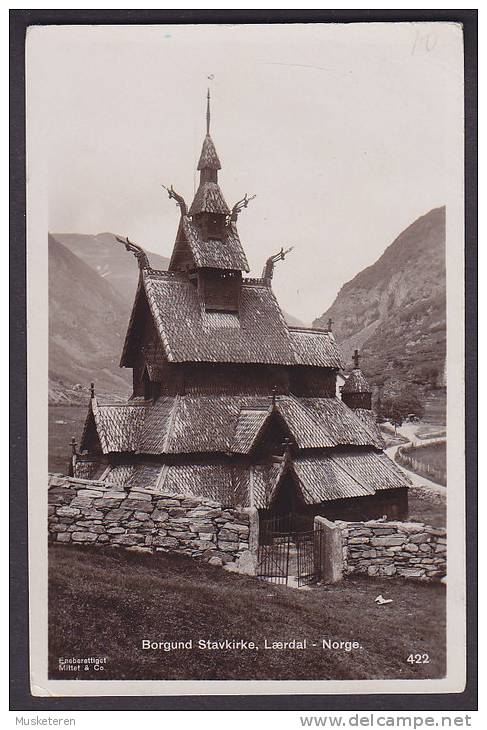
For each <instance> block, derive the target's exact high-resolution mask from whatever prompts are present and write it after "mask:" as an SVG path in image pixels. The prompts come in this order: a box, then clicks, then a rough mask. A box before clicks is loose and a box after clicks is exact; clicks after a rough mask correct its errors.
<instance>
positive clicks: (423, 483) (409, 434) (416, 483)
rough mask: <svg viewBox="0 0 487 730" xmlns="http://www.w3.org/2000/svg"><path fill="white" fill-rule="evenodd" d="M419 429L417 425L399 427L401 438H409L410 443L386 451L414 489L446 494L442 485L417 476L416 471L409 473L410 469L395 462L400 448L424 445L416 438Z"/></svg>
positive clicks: (410, 424)
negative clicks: (425, 489)
mask: <svg viewBox="0 0 487 730" xmlns="http://www.w3.org/2000/svg"><path fill="white" fill-rule="evenodd" d="M417 428H418V425H417V424H416V423H405V424H403V425H402V426H398V427H397V432H398V434H400V435H401V436H404V438H407V439H408V441H409V443H408V444H398V445H397V446H391V447H390V448H388V449H386V454H387V455H388V457H389V458H390V459H392V460H393V461H394V462H395V463H396V465H397V466H398V467H399V468H400V469H402V471H403V472H404V473H405V474H406V476H408V477H409V479H410V480H411V482H412V484H413V487H419V488H422V489H424V488H425V487H426V488H427V489H431V490H434V491H436V492H438V493H439V494H446V487H444V486H443V485H442V484H438V483H437V482H433V481H432V480H431V479H426V477H422V476H420V475H419V474H416V473H415V472H414V471H409V469H406V468H405V467H404V466H402V465H401V464H399V463H398V462H397V461H396V460H395V456H396V451H397V450H398V449H399V448H400V446H409V445H412V446H417V444H418V443H424V441H421V439H418V438H417V437H416V433H415V432H416V429H417Z"/></svg>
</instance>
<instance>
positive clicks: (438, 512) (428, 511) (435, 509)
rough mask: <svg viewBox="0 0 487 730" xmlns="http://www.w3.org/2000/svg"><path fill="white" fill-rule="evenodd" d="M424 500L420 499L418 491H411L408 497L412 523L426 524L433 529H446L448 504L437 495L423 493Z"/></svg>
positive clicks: (409, 517)
mask: <svg viewBox="0 0 487 730" xmlns="http://www.w3.org/2000/svg"><path fill="white" fill-rule="evenodd" d="M423 497H424V498H423V499H419V498H418V493H417V490H411V491H410V493H409V497H408V503H409V516H408V519H409V521H410V522H424V523H425V524H426V525H433V527H445V525H446V502H445V501H441V500H440V499H439V497H437V496H435V495H428V493H427V491H426V492H423Z"/></svg>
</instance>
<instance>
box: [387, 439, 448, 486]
mask: <svg viewBox="0 0 487 730" xmlns="http://www.w3.org/2000/svg"><path fill="white" fill-rule="evenodd" d="M396 461H397V462H398V463H399V464H402V465H403V466H405V467H406V468H407V469H410V470H411V471H414V472H415V473H416V474H419V475H420V476H424V477H426V478H429V479H432V480H433V481H435V482H437V483H438V484H442V485H443V486H445V487H446V482H447V479H446V441H442V442H439V443H438V442H437V443H433V444H428V443H426V444H425V445H421V446H419V447H417V448H410V447H406V449H404V451H403V452H402V453H400V452H398V453H397V454H396Z"/></svg>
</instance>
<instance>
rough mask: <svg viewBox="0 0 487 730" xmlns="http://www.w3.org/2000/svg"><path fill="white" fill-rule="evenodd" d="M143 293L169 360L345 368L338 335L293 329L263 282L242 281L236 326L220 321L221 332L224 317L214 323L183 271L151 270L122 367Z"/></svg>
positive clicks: (128, 359)
mask: <svg viewBox="0 0 487 730" xmlns="http://www.w3.org/2000/svg"><path fill="white" fill-rule="evenodd" d="M143 297H145V298H146V300H147V302H148V305H149V309H150V312H151V314H152V317H153V320H154V324H155V327H156V330H157V332H158V334H159V337H160V339H161V342H162V346H163V349H164V355H165V357H166V359H167V360H168V361H169V362H221V363H249V364H250V363H254V364H268V365H314V366H320V367H323V366H326V367H334V368H338V367H340V364H341V358H340V352H339V349H338V347H337V345H336V343H335V341H334V340H333V338H331V337H330V336H329V335H328V333H325V332H318V333H314V332H313V331H312V330H310V331H309V334H308V332H307V331H306V330H304V329H302V328H301V329H291V328H289V327H288V325H287V323H286V321H285V319H284V317H283V315H282V312H281V309H280V307H279V304H278V303H277V300H276V298H275V296H274V293H273V291H272V289H271V288H270V287H269V286H267V285H266V284H265V283H264V282H259V281H255V280H253V281H252V282H248V281H246V280H245V279H244V280H243V284H242V289H241V296H240V305H239V311H238V315H237V314H235V315H232V318H231V325H232V326H229V324H228V322H226V321H225V322H221V336H218V331H215V330H218V321H220V320H218V318H217V320H218V321H217V322H215V318H214V317H212V313H208V312H206V311H205V310H204V308H203V307H202V305H201V302H200V299H199V298H198V292H197V290H196V288H195V287H194V286H193V285H192V283H191V282H190V281H189V280H188V279H187V278H186V277H185V276H184V275H178V274H176V273H174V272H162V271H161V272H154V271H147V270H144V271H143V272H142V275H141V279H140V282H139V288H138V290H137V295H136V299H135V303H134V308H133V310H132V316H131V319H130V322H129V327H128V331H127V336H126V339H125V345H124V351H123V354H122V360H121V365H122V366H126V367H131V366H132V365H133V357H134V355H135V352H136V345H137V333H136V330H137V322H136V319H137V312H138V309H139V308H140V304H141V301H140V300H141V298H143ZM308 337H309V340H308ZM132 340H133V343H132ZM303 343H307V344H303ZM310 343H311V344H310ZM131 353H132V354H131Z"/></svg>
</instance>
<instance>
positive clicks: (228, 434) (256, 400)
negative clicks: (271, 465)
mask: <svg viewBox="0 0 487 730" xmlns="http://www.w3.org/2000/svg"><path fill="white" fill-rule="evenodd" d="M92 403H93V404H94V405H92V410H93V412H94V414H95V426H96V431H97V433H98V436H99V439H100V444H101V447H102V450H103V453H105V454H108V453H114V452H132V453H137V454H147V455H151V456H156V455H157V456H160V455H164V454H195V453H206V454H208V453H232V454H248V453H249V452H250V451H251V450H252V449H253V448H254V447H255V446H256V445H257V443H258V439H259V435H260V434H261V433H262V432H263V429H264V428H265V424H266V422H267V421H268V419H269V418H270V416H271V414H272V413H273V411H275V412H276V413H277V414H278V415H279V416H280V417H281V419H282V420H283V421H284V422H285V425H286V427H287V428H288V430H289V433H290V435H291V436H292V438H293V440H294V442H295V443H296V445H297V446H298V448H300V449H318V448H335V447H339V446H361V447H369V448H376V449H380V448H382V442H381V441H380V440H379V439H378V438H377V434H376V433H375V432H374V431H373V430H369V429H368V428H367V427H366V426H365V425H364V424H363V423H362V421H361V420H360V419H359V418H358V417H357V416H356V415H355V413H354V411H352V410H351V409H349V408H347V406H346V405H345V404H344V403H342V402H341V401H340V400H339V399H338V398H295V397H294V396H292V395H278V396H276V397H275V403H274V405H273V398H272V396H239V395H233V396H232V395H218V396H189V395H177V396H164V397H161V398H159V399H158V400H157V401H156V402H155V403H154V404H146V405H141V404H137V405H135V406H134V405H131V404H130V403H128V404H125V405H119V404H117V405H110V404H109V405H100V404H98V403H97V401H96V399H93V400H92ZM81 448H82V449H83V448H85V446H84V437H83V441H82V443H81Z"/></svg>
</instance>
